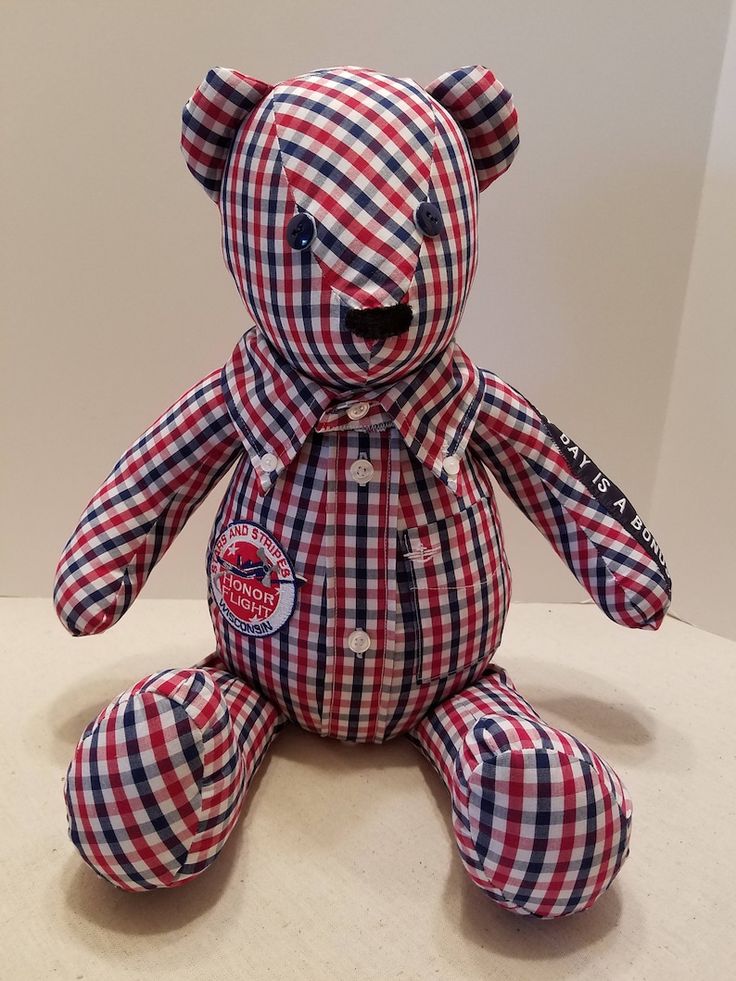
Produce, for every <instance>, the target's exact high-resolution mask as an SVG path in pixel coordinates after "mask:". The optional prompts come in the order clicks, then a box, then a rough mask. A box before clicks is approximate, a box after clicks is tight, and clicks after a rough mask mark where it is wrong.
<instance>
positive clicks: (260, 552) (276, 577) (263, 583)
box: [210, 521, 296, 637]
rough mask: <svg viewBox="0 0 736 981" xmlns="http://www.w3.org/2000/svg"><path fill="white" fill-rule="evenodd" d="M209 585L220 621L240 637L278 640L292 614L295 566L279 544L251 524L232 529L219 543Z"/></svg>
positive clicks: (255, 525)
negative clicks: (281, 630)
mask: <svg viewBox="0 0 736 981" xmlns="http://www.w3.org/2000/svg"><path fill="white" fill-rule="evenodd" d="M210 581H211V584H212V595H213V596H214V599H215V602H216V603H217V606H218V607H219V609H220V611H221V613H222V615H223V616H224V617H225V619H226V620H227V622H228V623H229V624H230V625H231V626H233V627H235V629H236V630H239V631H240V633H242V634H249V635H251V636H258V637H265V636H266V635H268V634H275V633H276V631H277V630H280V629H281V627H283V625H284V624H285V623H286V621H287V620H288V619H289V617H290V616H291V615H292V613H293V612H294V607H295V605H296V580H295V575H294V569H293V567H292V564H291V561H290V560H289V557H288V556H287V555H286V553H285V552H284V550H283V549H282V547H281V545H279V543H278V542H277V541H276V539H275V538H274V537H273V536H272V535H270V534H269V533H268V532H267V531H266V530H265V529H264V528H261V526H260V525H257V524H254V523H253V522H252V521H236V522H235V523H234V524H231V525H228V527H227V528H225V530H224V531H223V533H222V534H221V535H220V537H219V538H218V539H217V541H216V542H215V545H214V548H213V549H212V556H211V559H210Z"/></svg>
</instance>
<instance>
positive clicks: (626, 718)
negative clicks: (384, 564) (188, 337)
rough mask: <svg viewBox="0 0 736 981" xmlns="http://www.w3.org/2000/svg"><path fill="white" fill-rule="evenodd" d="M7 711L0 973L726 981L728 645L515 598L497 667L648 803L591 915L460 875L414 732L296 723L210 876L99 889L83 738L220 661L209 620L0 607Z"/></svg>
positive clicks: (437, 790) (734, 851) (734, 794)
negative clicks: (79, 784) (83, 633)
mask: <svg viewBox="0 0 736 981" xmlns="http://www.w3.org/2000/svg"><path fill="white" fill-rule="evenodd" d="M0 618H1V620H0V622H1V624H2V630H1V632H0V635H1V636H2V644H3V647H4V651H3V663H4V665H5V669H4V681H5V699H4V703H5V718H4V722H3V730H2V734H3V744H4V746H5V753H4V754H3V764H4V768H5V779H4V781H3V786H4V790H5V792H4V794H3V795H2V804H1V806H0V814H1V820H2V829H1V830H2V834H1V835H0V842H2V871H3V876H2V878H3V886H2V893H1V898H0V903H1V906H0V915H1V916H2V931H3V933H2V956H0V977H1V978H3V979H5V978H7V979H8V981H11V979H12V981H16V979H19V981H25V979H35V978H39V979H41V978H59V979H74V981H78V979H87V981H89V979H105V981H107V979H117V978H136V979H140V978H161V979H165V978H169V977H172V978H173V977H176V978H179V979H189V978H196V979H200V981H209V979H213V981H215V979H217V981H220V979H228V978H237V979H241V978H254V979H259V981H260V979H262V978H263V979H266V978H277V979H292V978H294V979H312V978H314V979H320V981H324V979H331V978H337V979H340V981H342V979H349V978H359V979H384V978H400V979H402V981H407V979H426V978H441V979H445V978H447V979H476V978H477V979H481V978H482V979H484V981H485V979H489V978H499V979H503V981H515V979H523V981H526V979H535V978H544V979H545V981H553V979H557V978H594V979H596V981H603V979H629V978H631V979H644V978H646V979H653V978H668V979H673V978H688V979H698V981H701V979H710V978H717V979H720V978H733V977H734V976H736V967H735V966H734V965H735V963H736V956H735V955H736V861H735V859H736V813H735V812H736V806H735V805H736V767H735V766H734V761H735V757H736V750H735V749H734V740H733V717H734V712H735V711H736V708H735V703H736V644H734V643H732V642H730V641H727V640H724V639H722V638H720V637H716V636H714V635H711V634H708V633H705V632H703V631H700V630H697V629H695V628H694V627H691V626H689V625H687V624H684V623H680V622H678V621H676V620H674V619H672V618H668V619H667V620H666V621H665V623H664V625H663V626H662V628H661V629H660V630H659V631H658V632H656V633H652V632H650V631H639V632H635V631H629V630H626V629H624V628H622V627H618V626H616V625H615V624H613V623H610V622H609V621H608V620H606V618H605V617H604V616H603V615H602V614H601V613H599V612H598V611H597V610H596V609H595V608H594V607H593V606H588V605H562V606H547V605H543V604H523V605H515V606H513V607H512V611H511V614H510V617H509V622H508V627H507V630H506V634H505V637H504V641H503V644H502V647H501V650H500V651H499V652H498V654H497V655H496V660H497V662H498V663H500V664H502V665H503V666H504V667H505V668H506V669H507V671H508V672H509V675H510V676H511V678H513V680H514V682H515V683H516V685H517V687H518V688H519V690H520V691H521V692H522V693H523V694H525V695H526V697H527V698H529V699H530V701H531V702H532V704H534V705H535V707H536V708H537V710H538V711H539V712H540V714H541V715H542V716H543V717H544V718H546V719H547V720H549V721H550V722H553V723H554V724H556V725H558V726H560V727H561V728H564V729H567V730H569V731H571V732H573V733H575V734H576V735H578V736H579V737H580V738H581V739H583V740H584V741H586V742H588V743H589V745H591V746H592V748H593V749H595V750H597V751H598V752H599V753H600V754H601V755H603V756H604V757H606V758H607V759H608V760H609V761H610V762H611V763H612V764H613V766H614V767H615V768H616V770H617V771H618V772H619V774H620V775H621V777H622V779H623V780H624V781H625V782H626V783H627V785H628V787H629V790H630V792H631V794H632V797H633V801H634V830H633V836H632V843H631V854H630V856H629V858H628V860H627V862H626V864H625V865H624V867H623V869H622V871H621V874H620V875H619V877H618V879H617V880H616V882H615V883H614V884H613V886H612V887H611V888H610V889H609V891H608V892H607V893H606V894H605V895H604V896H603V897H602V898H601V899H600V901H599V902H598V903H597V904H596V905H595V906H594V907H593V908H592V909H590V910H588V911H586V912H584V913H581V914H578V915H576V916H572V917H567V918H564V919H562V920H554V921H542V920H537V919H533V918H528V917H524V918H522V917H518V916H514V915H513V914H511V913H508V912H506V911H505V910H502V909H500V908H498V907H496V906H494V904H493V903H492V902H491V901H490V900H488V899H487V898H486V897H485V896H484V895H483V893H482V892H481V891H480V890H478V889H477V888H476V887H475V886H474V885H473V884H472V883H471V882H470V881H469V880H468V879H467V878H466V875H465V872H464V871H463V869H462V866H461V864H460V859H459V856H458V855H457V853H456V850H455V846H454V843H453V839H452V835H451V829H450V817H449V797H448V795H447V792H446V791H445V789H444V787H443V786H442V784H441V782H440V780H439V777H438V776H437V775H436V773H435V772H434V770H433V769H432V768H431V767H430V765H429V764H428V763H426V762H425V761H424V760H423V759H422V758H421V756H420V755H419V753H418V752H417V751H416V750H415V749H414V747H412V746H411V745H410V744H408V743H407V742H406V741H405V740H402V739H399V740H396V741H394V742H390V743H388V744H386V745H383V746H357V747H356V746H348V745H344V744H341V743H337V742H334V741H328V740H324V739H321V738H319V737H318V736H313V735H309V734H306V733H303V732H300V731H299V730H297V729H294V728H289V729H287V730H286V731H285V732H284V733H282V734H281V735H280V736H279V737H278V739H277V740H276V742H275V743H274V746H273V751H272V754H271V757H270V759H269V760H268V762H266V763H264V765H263V767H262V768H261V771H260V773H259V774H258V776H257V777H256V780H255V782H254V786H253V787H252V788H251V793H250V796H249V800H248V802H247V804H246V806H245V808H244V813H243V816H242V817H241V820H240V823H239V825H238V827H237V828H236V829H235V832H234V834H233V836H232V839H231V841H230V842H229V843H228V845H227V846H226V847H225V849H224V851H223V852H222V854H221V855H220V857H219V858H218V859H217V861H216V863H215V864H214V866H213V867H212V868H211V869H210V870H208V871H207V872H206V873H205V874H204V875H203V876H202V877H201V878H200V879H198V880H196V881H194V882H191V883H189V884H187V885H185V886H183V887H181V888H179V889H175V890H172V891H169V892H156V893H148V894H128V893H122V892H119V891H118V890H116V889H115V888H114V887H112V886H110V885H108V884H107V883H105V882H104V881H103V880H101V879H99V878H98V877H97V876H95V874H94V873H93V872H92V871H91V870H90V869H88V868H87V867H86V866H85V865H84V864H83V862H82V861H81V859H80V858H78V856H77V854H76V852H75V850H74V848H73V846H72V845H71V843H70V842H69V841H68V839H67V835H66V820H65V814H64V805H63V801H62V795H61V788H62V780H63V776H64V772H65V770H66V766H67V764H68V760H69V758H70V756H71V753H72V751H73V749H74V746H75V744H76V741H77V739H78V738H79V736H80V734H81V732H82V730H83V728H84V726H85V725H86V723H87V722H88V721H89V720H90V719H91V718H93V717H94V716H95V715H96V713H97V712H98V711H99V709H100V708H101V707H102V706H103V705H104V704H105V703H106V702H108V701H109V700H110V699H111V698H112V697H113V696H114V695H116V694H117V693H118V692H120V691H122V690H123V689H124V688H126V687H127V686H128V685H129V684H131V683H132V682H134V681H136V680H137V679H138V678H140V677H142V676H144V675H146V674H149V673H150V672H152V671H154V670H156V669H158V668H163V667H169V666H183V665H188V664H192V663H194V662H195V661H197V660H199V659H200V658H202V657H203V656H204V655H206V654H207V653H209V651H210V650H211V649H212V631H211V627H210V623H209V619H208V614H207V610H206V605H205V604H204V603H203V602H198V601H168V600H140V601H138V603H136V605H135V606H134V607H133V608H132V609H131V611H130V612H129V613H128V614H127V615H126V617H125V618H124V619H123V620H122V621H121V622H120V624H118V625H117V626H116V627H115V628H113V629H112V630H111V631H110V632H109V633H108V634H106V635H103V636H100V637H96V638H84V639H77V640H75V639H73V638H71V637H69V636H68V635H67V634H66V633H65V632H64V630H63V628H62V627H61V626H60V624H59V623H58V622H57V621H56V619H55V617H54V614H53V610H52V608H51V605H50V602H49V601H48V600H20V599H15V600H11V599H6V600H2V601H0Z"/></svg>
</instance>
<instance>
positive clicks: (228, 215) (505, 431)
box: [54, 66, 671, 919]
mask: <svg viewBox="0 0 736 981" xmlns="http://www.w3.org/2000/svg"><path fill="white" fill-rule="evenodd" d="M518 143H519V136H518V119H517V112H516V109H515V107H514V103H513V100H512V97H511V94H510V93H509V91H508V90H507V89H505V88H504V86H503V85H502V84H501V82H500V81H499V80H498V79H497V78H496V77H495V75H494V74H493V73H492V72H491V71H490V70H489V69H487V68H485V67H483V66H467V67H464V68H460V69H458V70H456V71H451V72H448V73H446V74H444V75H442V76H441V77H439V78H438V79H437V80H435V81H434V82H432V83H431V84H430V85H427V86H426V87H423V86H421V85H420V84H418V83H417V82H415V81H413V80H411V79H409V78H399V77H393V76H391V75H388V74H383V73H381V72H378V71H374V70H368V69H364V68H360V67H354V66H346V67H337V68H329V69H324V70H316V71H312V72H309V73H307V74H304V75H300V76H298V77H295V78H291V79H289V80H287V81H285V82H282V83H281V84H278V85H271V84H267V83H266V82H262V81H259V80H258V79H256V78H252V77H250V76H248V75H245V74H243V73H242V72H239V71H235V70H232V69H227V68H222V67H216V68H212V69H211V70H210V71H209V72H208V73H207V75H206V77H205V79H204V81H203V82H202V83H201V85H200V86H199V87H198V88H197V89H196V91H195V92H194V94H193V95H192V97H191V98H190V99H189V101H188V102H187V103H186V105H185V107H184V110H183V113H182V138H181V148H182V151H183V155H184V158H185V161H186V163H187V165H188V168H189V170H190V171H191V173H192V175H193V176H194V177H195V178H196V180H197V181H198V182H199V184H200V185H201V186H202V187H203V189H204V190H205V192H206V193H207V195H208V196H209V197H210V198H211V199H212V200H213V201H214V202H215V204H216V205H217V208H218V212H219V218H220V222H221V232H222V236H221V246H222V252H223V257H224V260H225V262H226V264H227V267H228V269H229V270H230V273H231V274H232V277H233V279H234V281H235V285H236V287H237V289H238V292H239V293H240V296H241V297H242V300H243V303H244V304H245V307H246V309H247V312H248V314H249V320H250V323H249V326H248V329H246V330H245V333H244V334H243V336H242V338H241V339H240V341H239V342H238V344H237V346H236V347H235V349H234V350H233V352H232V354H231V355H230V356H229V358H228V359H227V360H226V361H225V363H224V365H221V366H219V367H218V368H217V369H216V370H215V371H213V372H211V373H210V374H208V375H207V376H206V377H205V378H203V379H202V380H201V381H199V382H198V383H197V384H195V385H194V386H193V387H192V388H190V389H189V390H188V391H187V392H186V393H185V394H184V395H182V396H181V398H180V399H179V400H178V401H177V402H176V403H175V404H174V405H172V406H171V407H170V408H168V409H167V410H166V411H165V412H164V413H163V415H162V416H161V417H160V418H159V419H158V420H157V421H156V422H154V423H153V425H152V426H151V427H150V428H149V429H148V430H147V431H146V432H145V433H144V434H143V435H142V436H141V437H140V438H139V439H138V440H136V441H135V442H134V443H133V444H132V445H131V447H130V448H129V449H128V450H127V451H126V452H125V453H124V455H123V456H122V457H121V458H120V460H119V461H118V463H117V464H116V465H115V467H114V469H113V470H112V472H111V473H110V475H109V477H108V478H107V479H106V481H105V482H104V484H103V485H102V487H101V488H100V489H99V491H98V492H97V493H96V494H95V496H94V497H93V498H92V500H91V501H90V503H89V505H88V506H87V508H86V510H85V511H84V513H83V515H82V517H81V519H80V521H79V524H78V526H77V528H76V530H75V531H74V532H73V534H72V536H71V538H70V539H69V541H68V542H67V544H66V546H65V548H64V551H63V555H62V557H61V559H60V561H59V565H58V568H57V571H56V581H55V587H54V600H55V606H56V610H57V613H58V615H59V617H60V619H61V621H62V623H63V624H64V625H65V627H66V628H67V629H68V630H69V631H70V632H71V634H72V635H74V636H82V635H93V634H98V633H101V632H102V631H104V630H107V629H108V628H109V627H111V626H112V625H113V624H115V623H116V622H117V621H118V620H119V619H120V618H121V617H122V616H123V614H124V613H125V612H126V610H128V608H129V607H130V605H131V604H132V602H133V601H134V599H135V598H136V596H137V595H138V594H139V592H140V591H141V589H142V588H143V586H144V584H145V582H146V580H147V578H148V575H149V574H150V572H151V570H152V569H153V568H154V566H155V565H156V563H157V562H158V561H159V559H161V558H162V556H163V555H164V553H165V552H166V550H167V549H168V547H169V546H170V545H171V543H172V542H173V540H174V538H175V537H176V535H177V534H178V532H179V531H180V530H181V528H182V527H183V526H184V524H185V523H186V521H187V519H188V518H189V516H190V515H191V514H192V512H193V511H194V510H195V509H196V508H197V506H198V505H199V504H200V503H201V501H202V500H203V499H204V498H205V497H206V495H207V494H208V493H209V492H210V491H211V490H212V489H213V487H214V486H215V485H216V484H217V483H218V482H219V481H220V479H221V478H222V477H223V476H224V475H225V474H226V473H227V472H230V471H231V475H230V477H229V482H228V483H227V489H226V491H225V495H224V497H223V499H222V502H221V504H220V506H219V510H218V512H217V516H216V519H215V522H214V527H213V529H212V533H211V537H210V540H209V545H208V549H207V556H206V574H207V582H208V603H209V608H210V611H211V617H212V623H213V627H214V634H215V644H214V650H213V652H212V653H211V654H210V655H209V656H205V657H204V658H203V660H202V661H201V662H200V663H198V664H196V665H194V666H193V667H191V668H188V669H184V670H178V669H170V670H161V671H157V672H156V673H154V674H151V675H149V676H147V677H145V678H143V679H142V680H141V681H139V682H138V683H137V684H135V685H133V686H132V687H130V688H129V689H128V690H127V691H125V692H123V693H122V694H120V695H119V696H118V697H117V698H115V699H114V700H113V701H112V702H111V703H110V704H109V705H108V706H107V707H105V708H104V709H103V710H102V711H101V712H100V714H99V715H98V716H97V718H96V719H94V720H93V721H92V722H91V723H90V724H89V726H88V727H87V729H86V730H85V731H84V733H83V734H82V736H81V739H80V741H79V744H78V746H77V748H76V750H75V753H74V756H73V759H72V761H71V763H70V766H69V769H68V771H67V774H66V779H65V782H64V793H65V800H66V806H67V812H68V827H69V834H70V837H71V840H72V841H73V843H74V845H75V846H76V848H77V849H78V851H79V852H80V854H81V856H82V858H83V859H84V860H85V861H86V862H87V863H88V864H89V865H90V866H91V867H92V868H93V869H94V870H95V871H96V872H97V873H98V874H99V875H101V876H103V877H104V878H105V879H107V880H109V881H110V882H111V883H113V884H114V885H115V886H117V887H119V888H121V889H125V890H131V891H143V890H151V889H158V888H168V887H174V886H180V885H183V884H184V883H186V882H188V881H189V880H191V879H193V878H195V877H197V876H199V875H201V874H202V873H203V872H204V871H205V870H206V869H207V868H208V867H209V866H210V865H211V863H212V862H213V861H214V859H215V858H216V856H217V855H218V853H219V852H220V850H221V849H222V847H223V845H224V844H225V842H226V840H227V839H228V836H229V835H230V834H231V833H232V831H233V828H234V827H235V825H236V822H237V820H238V815H239V812H240V809H241V807H242V804H243V800H244V798H245V796H246V795H247V793H248V790H249V787H250V785H251V783H252V780H253V776H254V774H255V772H256V770H257V769H258V767H259V765H260V764H261V762H262V761H263V759H264V758H265V756H266V754H267V751H268V749H269V746H270V745H271V743H272V741H273V739H274V737H275V736H276V734H277V733H278V732H279V731H281V730H282V729H283V728H284V727H285V726H287V725H296V726H299V727H301V728H302V729H304V730H307V731H308V732H311V733H318V734H319V735H321V736H324V737H329V738H332V739H337V740H342V741H344V742H347V743H351V742H352V743H356V742H383V741H386V740H390V739H395V738H397V737H399V736H404V737H406V738H407V739H408V740H410V741H411V742H412V743H413V744H414V745H415V746H416V747H417V748H418V749H419V750H420V751H421V752H422V753H423V754H424V755H425V756H426V757H427V758H428V759H429V760H430V762H431V763H432V765H433V766H434V768H435V769H436V770H437V772H438V774H439V776H440V777H441V779H442V780H443V781H444V783H445V785H446V787H447V790H448V791H449V797H450V803H451V808H452V822H453V829H454V836H455V838H456V842H457V847H458V851H459V855H460V860H461V861H462V863H463V865H464V867H465V869H466V870H467V873H468V875H469V876H470V879H471V880H472V881H473V882H474V883H475V884H476V885H477V886H478V887H479V888H480V889H482V890H483V891H484V892H485V893H486V894H487V896H488V897H489V899H490V900H492V901H493V902H494V903H496V904H497V905H499V906H501V907H503V908H504V909H507V910H509V911H510V912H513V913H515V914H519V915H523V916H533V917H538V918H547V919H551V918H557V917H563V916H568V915H570V914H573V913H576V912H580V911H583V910H586V909H588V908H590V907H591V906H592V905H593V904H594V903H595V902H596V900H597V899H598V898H599V897H600V896H601V895H602V894H603V893H604V892H605V891H606V890H607V889H608V888H609V886H610V885H611V883H612V881H613V880H614V878H615V876H616V875H617V873H618V872H619V870H620V868H621V867H622V864H623V862H624V861H625V859H626V857H627V856H628V854H629V850H630V836H631V826H632V802H631V798H630V796H629V793H628V792H627V790H626V787H625V786H624V784H623V783H622V781H621V779H620V778H619V776H618V775H617V773H616V772H615V770H614V769H613V767H612V766H611V765H610V764H609V763H608V762H607V761H606V760H604V759H603V758H602V757H601V756H599V755H598V754H597V753H596V752H595V751H594V750H593V749H592V748H590V747H589V746H587V745H586V744H585V743H583V742H582V741H581V740H580V739H578V738H576V737H575V735H573V734H571V733H569V732H567V731H564V730H562V729H559V728H556V727H555V726H553V725H550V724H549V723H547V722H545V721H544V720H543V719H542V718H541V716H540V715H539V713H538V712H537V711H536V710H535V708H534V707H533V706H532V705H531V704H530V702H529V701H528V700H527V699H526V698H525V697H524V695H523V694H522V693H521V692H520V691H519V690H518V689H517V687H516V686H515V685H514V683H513V681H512V679H511V677H510V676H509V674H508V673H507V671H506V669H505V668H503V667H501V666H500V665H499V664H498V663H497V662H496V661H495V660H494V656H495V654H496V651H497V650H498V648H499V645H500V643H501V637H502V632H503V628H504V621H505V619H506V614H507V611H508V608H509V600H510V596H511V576H510V571H509V564H508V561H507V557H506V553H505V550H504V540H503V533H502V529H501V525H500V521H499V514H498V510H497V504H496V499H495V496H494V482H495V484H498V486H500V487H501V489H502V490H503V491H504V492H505V493H506V494H507V495H508V496H509V497H510V498H511V500H512V501H513V502H514V503H515V504H516V505H517V506H518V507H519V508H520V510H521V511H522V512H523V513H524V514H525V515H526V516H527V517H528V518H529V519H530V520H531V521H532V522H533V523H534V525H536V527H537V528H538V529H539V530H540V532H541V533H542V534H543V535H544V537H545V538H546V539H547V540H548V542H549V543H550V544H551V545H552V547H553V548H554V549H555V551H556V552H557V554H558V555H559V556H560V558H561V559H562V560H563V561H564V562H565V563H566V564H567V566H568V567H569V568H570V570H571V571H572V573H573V574H574V576H575V577H576V578H577V580H578V581H579V582H580V583H581V584H582V586H583V587H584V588H585V589H586V590H587V592H588V593H589V595H590V597H591V598H592V600H593V601H594V602H595V603H596V604H597V605H598V606H599V607H600V609H601V610H602V611H603V612H604V613H605V614H606V615H607V616H608V617H610V618H611V619H612V620H614V621H615V622H616V623H619V624H621V625H624V626H627V627H632V628H634V627H636V628H645V629H657V628H658V627H659V626H660V624H661V623H662V620H663V618H664V616H665V613H666V611H667V609H668V606H669V602H670V598H671V579H670V576H669V573H668V571H667V565H666V562H665V559H664V556H663V555H662V551H661V549H660V547H659V544H658V543H657V541H656V539H655V538H654V536H653V535H652V533H651V531H650V530H649V528H648V527H647V526H646V524H645V523H644V521H643V520H642V518H641V517H640V515H639V514H638V512H637V511H636V509H635V508H634V506H633V505H632V503H631V501H630V500H629V498H628V497H627V496H626V495H625V494H624V493H623V492H622V491H621V490H620V489H619V488H618V487H617V486H616V484H615V483H614V482H613V480H611V479H610V478H609V477H608V476H607V475H606V474H605V473H604V472H603V471H602V470H601V469H600V468H599V466H598V465H597V464H596V463H594V462H593V460H592V459H591V458H590V456H589V455H588V454H587V453H586V452H585V451H584V450H583V449H582V448H581V447H580V446H579V444H578V443H577V442H576V441H575V440H574V439H573V438H572V436H570V435H569V434H568V433H566V432H564V431H562V430H561V429H560V428H559V427H557V426H556V425H555V424H554V423H552V422H551V421H550V420H549V419H547V418H546V417H545V416H544V415H543V414H542V413H541V412H540V411H539V410H538V409H537V408H536V407H535V406H534V405H533V404H532V403H531V402H530V401H529V400H528V399H526V398H525V397H524V396H523V395H522V394H521V393H520V392H518V391H517V390H516V389H514V388H513V387H512V386H511V385H509V384H507V383H506V382H504V381H503V380H502V379H501V378H499V377H498V376H497V375H495V374H494V373H493V372H491V371H490V370H487V369H483V368H479V367H478V366H477V365H476V364H474V362H473V361H472V360H471V358H470V357H469V356H468V355H467V354H466V353H465V352H464V351H463V350H462V349H461V348H460V346H459V345H458V343H457V340H456V332H457V328H458V325H459V322H460V320H461V317H462V313H463V308H464V306H465V302H466V299H467V297H468V291H469V290H470V288H471V284H472V282H473V278H474V275H475V272H476V265H477V223H478V200H479V193H480V192H482V191H484V190H485V189H486V188H488V187H490V185H491V184H493V183H494V182H495V181H496V180H497V178H499V177H500V176H501V175H502V174H503V173H504V172H505V171H506V170H507V169H508V168H509V166H510V164H511V162H512V161H513V159H514V156H515V154H516V151H517V147H518Z"/></svg>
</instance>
